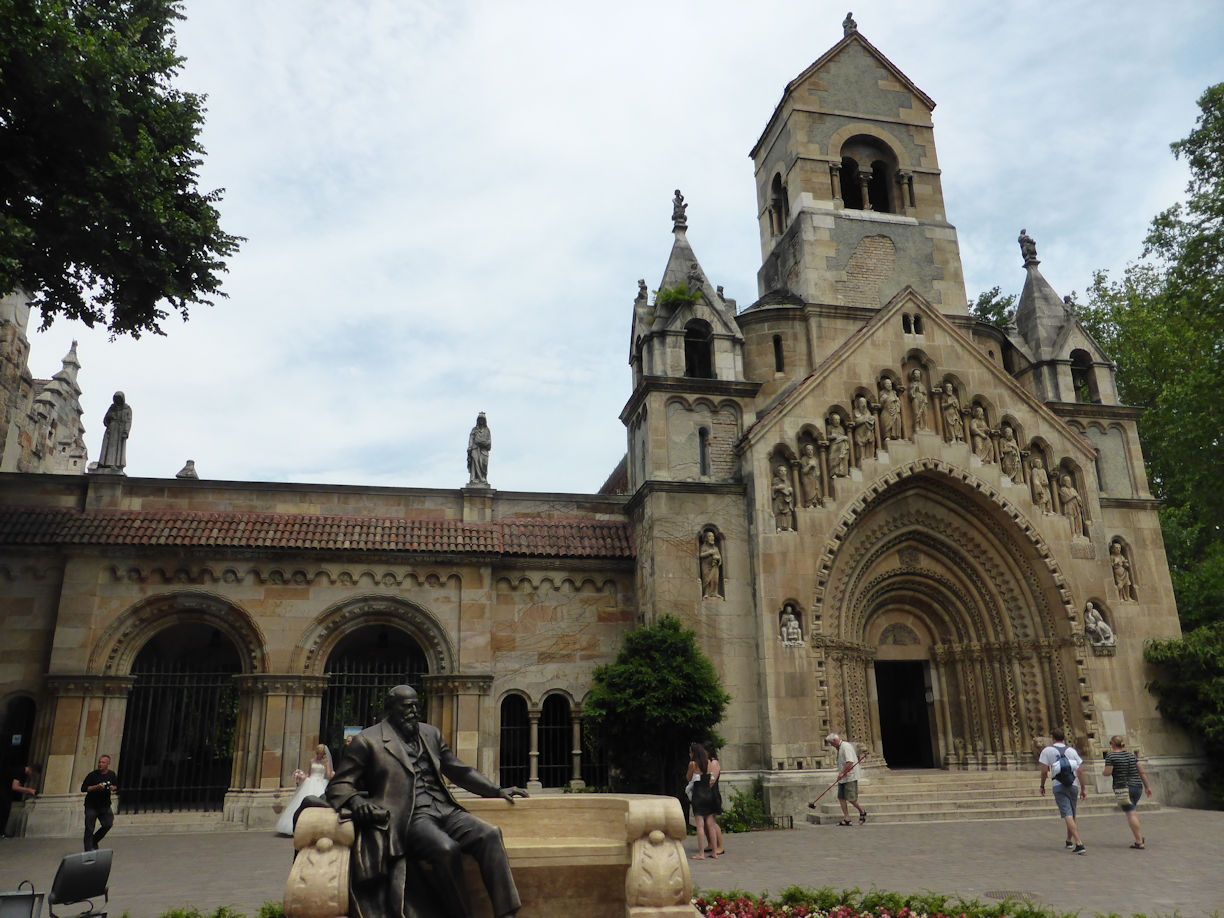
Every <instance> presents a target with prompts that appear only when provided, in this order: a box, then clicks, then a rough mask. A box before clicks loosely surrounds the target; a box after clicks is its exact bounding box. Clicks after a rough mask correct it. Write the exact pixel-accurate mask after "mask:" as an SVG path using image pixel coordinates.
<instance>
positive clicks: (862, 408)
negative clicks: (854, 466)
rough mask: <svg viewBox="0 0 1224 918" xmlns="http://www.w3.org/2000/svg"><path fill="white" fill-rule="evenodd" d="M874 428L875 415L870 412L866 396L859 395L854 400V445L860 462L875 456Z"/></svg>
mask: <svg viewBox="0 0 1224 918" xmlns="http://www.w3.org/2000/svg"><path fill="white" fill-rule="evenodd" d="M875 429H876V419H875V415H874V414H872V413H871V407H870V406H869V405H868V404H867V399H866V397H865V396H862V395H860V396H859V397H858V398H856V399H855V400H854V445H855V446H856V447H858V456H859V461H860V462H861V461H862V460H864V459H874V458H875V454H876V446H875Z"/></svg>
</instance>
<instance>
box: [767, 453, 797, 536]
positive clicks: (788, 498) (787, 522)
mask: <svg viewBox="0 0 1224 918" xmlns="http://www.w3.org/2000/svg"><path fill="white" fill-rule="evenodd" d="M789 478H790V476H789V475H788V474H787V473H786V466H784V465H779V466H778V467H777V468H776V469H774V477H773V485H772V491H773V512H774V524H775V525H776V526H777V527H778V532H790V531H791V530H793V529H794V528H795V527H794V526H793V525H792V524H791V519H792V514H793V512H794V510H795V489H794V488H792V487H791V485H790V481H788V480H787V479H789Z"/></svg>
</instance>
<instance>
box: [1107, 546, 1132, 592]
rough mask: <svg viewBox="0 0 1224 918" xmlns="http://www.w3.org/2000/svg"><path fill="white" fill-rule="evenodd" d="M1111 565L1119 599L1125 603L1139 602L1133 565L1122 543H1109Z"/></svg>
mask: <svg viewBox="0 0 1224 918" xmlns="http://www.w3.org/2000/svg"><path fill="white" fill-rule="evenodd" d="M1109 564H1110V566H1111V567H1112V568H1113V579H1114V586H1115V587H1117V588H1118V598H1119V599H1121V600H1122V601H1123V602H1138V601H1139V596H1138V594H1136V592H1135V583H1134V581H1133V580H1132V579H1131V564H1130V561H1128V560H1127V559H1126V553H1125V552H1124V551H1123V550H1122V543H1121V542H1119V541H1118V540H1117V539H1114V540H1113V541H1112V542H1110V543H1109Z"/></svg>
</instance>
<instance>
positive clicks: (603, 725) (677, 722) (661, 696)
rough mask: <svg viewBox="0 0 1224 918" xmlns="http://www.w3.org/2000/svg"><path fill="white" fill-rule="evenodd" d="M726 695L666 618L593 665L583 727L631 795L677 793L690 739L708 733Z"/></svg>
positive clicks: (692, 644)
mask: <svg viewBox="0 0 1224 918" xmlns="http://www.w3.org/2000/svg"><path fill="white" fill-rule="evenodd" d="M730 700H731V697H730V696H729V695H728V694H727V693H726V692H724V691H723V689H722V685H721V683H720V682H719V680H718V674H717V673H716V672H715V671H714V666H713V664H712V663H710V661H709V659H708V658H707V657H706V656H705V654H703V653H702V652H701V650H700V649H699V648H698V646H697V636H696V635H695V634H694V633H693V632H692V631H688V630H686V629H684V628H682V627H681V625H680V622H679V621H678V620H677V619H675V618H673V617H672V616H670V615H665V616H663V617H662V618H660V619H659V621H658V623H657V624H655V625H653V626H651V627H648V628H639V629H638V630H636V631H633V632H630V633H629V634H628V635H626V636H625V643H624V645H623V646H622V648H621V650H620V652H619V653H618V654H617V657H616V660H615V662H613V663H609V664H607V665H605V666H601V667H599V668H598V669H596V670H595V675H594V682H593V685H592V687H591V692H590V694H589V695H588V696H587V701H586V702H585V704H584V705H583V708H582V712H583V722H584V729H587V730H589V731H591V733H592V736H591V737H590V739H591V740H592V742H593V743H594V742H598V743H600V744H602V748H604V749H607V750H608V761H609V764H610V765H611V766H612V770H613V773H614V780H616V781H617V782H618V784H619V785H620V789H623V790H628V791H631V792H636V793H656V794H670V795H674V796H677V797H678V796H679V795H680V794H681V793H683V787H684V772H685V769H686V766H687V765H688V747H689V743H691V742H693V741H695V740H703V739H706V738H712V739H713V740H714V741H715V742H719V740H718V738H717V737H714V736H713V729H714V726H715V724H717V723H718V722H719V721H720V720H722V716H723V712H724V711H725V710H726V707H727V704H728V703H729V702H730Z"/></svg>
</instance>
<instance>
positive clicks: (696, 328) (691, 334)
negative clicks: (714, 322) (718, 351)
mask: <svg viewBox="0 0 1224 918" xmlns="http://www.w3.org/2000/svg"><path fill="white" fill-rule="evenodd" d="M713 350H714V341H713V338H712V336H711V333H710V326H709V323H707V322H703V321H702V320H701V319H694V320H693V321H691V322H689V324H688V325H686V326H685V327H684V375H685V376H692V377H695V378H697V379H713V378H714V354H713Z"/></svg>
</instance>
